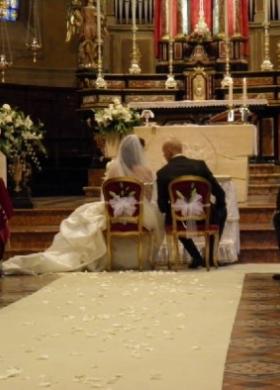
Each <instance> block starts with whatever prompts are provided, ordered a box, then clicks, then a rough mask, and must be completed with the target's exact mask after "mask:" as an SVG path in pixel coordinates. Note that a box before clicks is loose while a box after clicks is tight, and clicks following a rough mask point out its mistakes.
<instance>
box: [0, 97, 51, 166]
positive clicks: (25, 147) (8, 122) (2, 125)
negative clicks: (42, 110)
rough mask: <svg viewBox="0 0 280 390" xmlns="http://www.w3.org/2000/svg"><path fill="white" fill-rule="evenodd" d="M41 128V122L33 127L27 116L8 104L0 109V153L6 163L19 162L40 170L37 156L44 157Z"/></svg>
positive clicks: (44, 150)
mask: <svg viewBox="0 0 280 390" xmlns="http://www.w3.org/2000/svg"><path fill="white" fill-rule="evenodd" d="M42 127H43V124H42V123H41V122H39V123H38V125H35V124H34V122H33V121H32V119H31V118H30V116H29V115H27V116H26V115H25V114H24V113H23V112H22V111H20V110H17V109H14V108H11V106H10V105H9V104H3V106H2V107H0V151H1V152H2V153H4V154H5V155H6V157H7V160H8V163H9V162H10V163H13V162H14V161H21V162H23V163H29V164H31V165H34V166H35V167H36V168H37V169H39V170H40V169H41V165H40V161H39V158H38V156H39V155H46V149H45V146H44V145H43V143H42V139H43V131H42Z"/></svg>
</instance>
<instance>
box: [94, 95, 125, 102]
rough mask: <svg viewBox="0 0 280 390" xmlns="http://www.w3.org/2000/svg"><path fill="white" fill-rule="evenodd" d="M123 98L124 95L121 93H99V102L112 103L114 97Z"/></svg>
mask: <svg viewBox="0 0 280 390" xmlns="http://www.w3.org/2000/svg"><path fill="white" fill-rule="evenodd" d="M116 98H117V99H119V100H120V101H121V100H122V97H121V96H120V95H99V96H98V102H99V103H112V102H113V100H114V99H116Z"/></svg>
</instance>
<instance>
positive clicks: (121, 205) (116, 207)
mask: <svg viewBox="0 0 280 390" xmlns="http://www.w3.org/2000/svg"><path fill="white" fill-rule="evenodd" d="M109 204H110V206H111V207H112V209H113V213H114V217H122V216H128V217H131V216H132V215H133V214H134V213H135V210H136V204H137V200H136V199H135V198H134V197H133V196H123V197H120V196H118V195H117V196H116V197H114V199H110V200H109Z"/></svg>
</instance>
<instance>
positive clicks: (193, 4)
mask: <svg viewBox="0 0 280 390" xmlns="http://www.w3.org/2000/svg"><path fill="white" fill-rule="evenodd" d="M225 1H227V2H228V26H229V30H228V31H229V35H230V36H231V35H232V34H233V31H234V28H233V1H234V0H225ZM239 1H240V3H239V15H236V18H238V19H239V20H240V30H241V31H240V32H241V35H242V36H243V37H244V38H248V36H249V25H248V0H239ZM168 4H169V3H168ZM189 4H190V19H191V21H190V22H191V30H192V31H193V30H194V28H195V26H196V24H197V22H198V19H199V0H190V3H189ZM165 15H166V0H155V19H154V20H155V30H154V31H155V52H156V55H157V56H158V42H159V40H160V39H161V37H162V36H163V35H165V33H166V20H165ZM178 15H179V12H178V2H177V1H175V0H173V13H172V25H173V29H172V30H173V36H175V35H176V34H177V33H178V25H179V23H178ZM204 17H205V21H206V23H207V26H208V27H209V30H210V31H212V24H213V1H212V0H204ZM221 30H224V29H223V28H221ZM244 54H245V55H246V54H248V44H246V45H245V53H244Z"/></svg>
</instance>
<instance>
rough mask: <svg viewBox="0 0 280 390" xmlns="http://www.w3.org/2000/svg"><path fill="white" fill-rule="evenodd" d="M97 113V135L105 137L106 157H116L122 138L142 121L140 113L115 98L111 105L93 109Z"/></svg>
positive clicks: (95, 119)
mask: <svg viewBox="0 0 280 390" xmlns="http://www.w3.org/2000/svg"><path fill="white" fill-rule="evenodd" d="M92 111H93V112H94V114H95V117H94V121H95V128H94V130H95V135H96V136H97V138H98V136H101V137H102V138H103V139H105V151H104V154H105V156H106V157H114V155H115V154H116V150H117V148H118V145H119V142H120V140H121V138H123V137H124V136H126V135H127V134H129V133H131V132H132V131H133V127H135V126H139V125H140V124H141V123H142V120H141V117H140V114H139V113H138V112H137V111H136V110H133V109H132V108H129V107H126V106H124V105H122V104H121V102H120V100H119V99H117V98H115V99H114V100H113V103H112V104H109V107H107V108H103V109H93V110H92Z"/></svg>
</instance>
